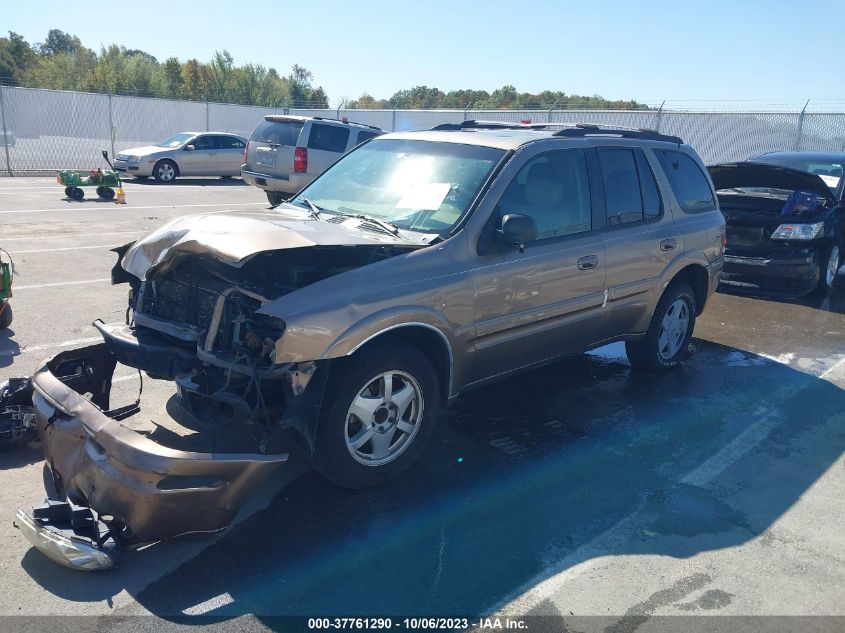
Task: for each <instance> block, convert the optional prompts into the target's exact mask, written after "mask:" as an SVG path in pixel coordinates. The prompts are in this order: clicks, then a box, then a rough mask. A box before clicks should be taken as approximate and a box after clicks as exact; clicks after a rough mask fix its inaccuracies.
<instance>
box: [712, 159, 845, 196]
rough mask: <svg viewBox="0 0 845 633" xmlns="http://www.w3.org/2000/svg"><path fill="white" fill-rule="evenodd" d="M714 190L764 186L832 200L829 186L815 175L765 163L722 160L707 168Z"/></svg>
mask: <svg viewBox="0 0 845 633" xmlns="http://www.w3.org/2000/svg"><path fill="white" fill-rule="evenodd" d="M707 171H709V172H710V178H712V180H713V185H714V186H715V187H716V190H717V191H718V190H720V189H733V188H741V187H765V188H770V189H786V190H788V191H807V192H810V193H813V194H815V195H817V196H819V197H820V198H823V199H825V200H828V201H830V202H835V200H834V198H833V194H832V193H831V192H830V188H829V187H828V186H827V185H826V184H825V182H824V180H822V179H821V178H819V176H817V175H816V174H811V173H809V172H806V171H801V170H799V169H792V168H790V167H781V166H779V165H767V164H765V163H755V162H751V161H748V162H742V163H722V164H720V165H711V166H710V167H708V168H707Z"/></svg>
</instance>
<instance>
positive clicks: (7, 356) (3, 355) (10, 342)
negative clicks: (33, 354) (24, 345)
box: [0, 328, 21, 367]
mask: <svg viewBox="0 0 845 633" xmlns="http://www.w3.org/2000/svg"><path fill="white" fill-rule="evenodd" d="M14 336H15V330H14V329H13V328H6V329H5V330H0V367H8V366H10V365H11V364H12V363H13V362H14V360H15V356H20V353H21V346H20V345H18V342H17V341H16V340H15V339H14V338H13V337H14Z"/></svg>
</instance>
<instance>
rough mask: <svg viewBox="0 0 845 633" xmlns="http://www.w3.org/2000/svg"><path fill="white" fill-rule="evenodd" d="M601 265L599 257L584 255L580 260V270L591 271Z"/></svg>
mask: <svg viewBox="0 0 845 633" xmlns="http://www.w3.org/2000/svg"><path fill="white" fill-rule="evenodd" d="M598 265H599V258H598V255H584V257H581V258H580V259H579V260H578V270H591V269H593V268H595V267H597V266H598Z"/></svg>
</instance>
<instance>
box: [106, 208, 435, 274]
mask: <svg viewBox="0 0 845 633" xmlns="http://www.w3.org/2000/svg"><path fill="white" fill-rule="evenodd" d="M360 224H361V221H360V220H355V219H352V218H350V220H347V221H345V222H343V223H341V224H335V223H331V222H326V221H325V220H316V219H311V218H309V217H308V216H307V215H306V212H305V211H304V210H302V209H300V208H299V207H288V208H285V207H284V206H281V207H277V208H276V209H266V210H261V211H226V212H222V213H202V214H196V215H186V216H182V217H180V218H177V219H175V220H173V221H172V222H168V223H167V224H165V225H164V226H162V227H161V228H159V229H156V230H155V231H153V232H152V233H150V234H149V235H147V236H146V237H143V238H141V239H140V240H138V241H137V242H135V243H134V244H132V246H131V247H130V248H129V249H128V250H127V251H126V254H125V255H124V256H123V259H122V260H121V266H122V267H123V269H124V270H126V271H127V272H128V273H130V274H132V275H134V276H135V277H137V278H139V279H145V278H146V274H147V271H148V270H149V269H150V268H152V267H154V266H157V265H159V264H161V263H163V262H165V261H166V260H168V259H170V258H171V257H173V256H174V255H176V254H180V253H185V254H187V253H194V254H209V255H211V256H212V257H214V258H215V259H218V260H220V261H223V262H225V263H228V264H230V265H232V266H235V267H239V266H240V265H242V264H243V263H244V262H245V261H247V260H248V259H249V258H250V257H251V256H253V255H255V254H257V253H261V252H265V251H276V250H282V249H291V248H303V247H307V246H359V245H377V244H387V245H396V244H407V245H413V246H418V247H422V246H426V244H425V243H424V242H419V241H411V240H408V239H406V238H403V237H400V236H392V235H382V234H380V233H374V232H370V231H365V230H361V229H359V228H357V227H358V226H359V225H360Z"/></svg>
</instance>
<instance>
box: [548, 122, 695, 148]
mask: <svg viewBox="0 0 845 633" xmlns="http://www.w3.org/2000/svg"><path fill="white" fill-rule="evenodd" d="M554 135H555V136H569V137H584V136H621V137H622V138H636V139H641V140H644V141H664V142H666V143H673V144H675V145H681V144H683V141H682V140H681V139H680V138H679V137H677V136H669V135H668V134H661V133H660V132H657V131H656V130H649V129H646V128H627V127H602V126H600V125H593V124H591V123H576V124H575V125H573V126H572V127H566V128H564V129H562V130H558V131H557V132H555V133H554Z"/></svg>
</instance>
